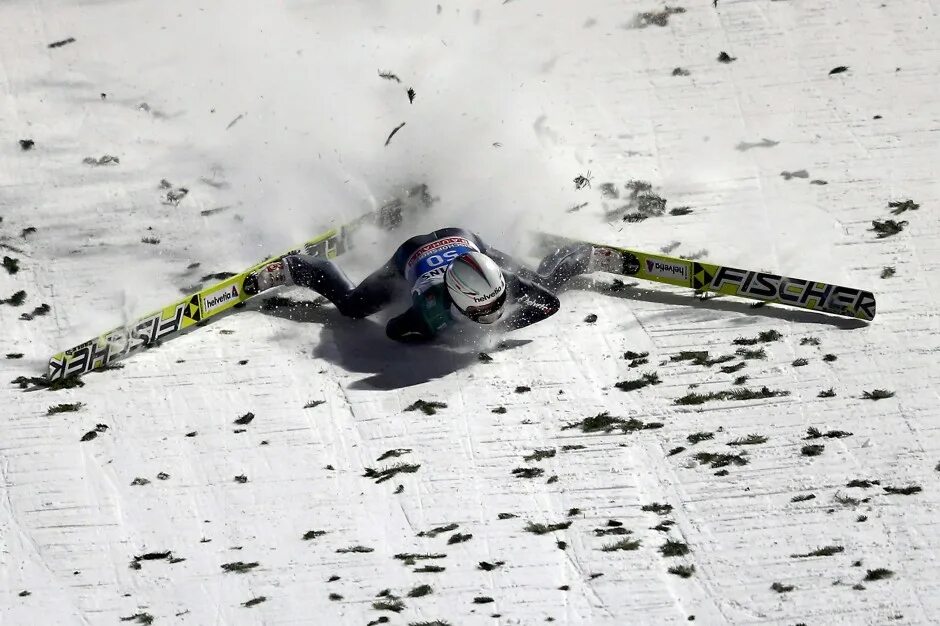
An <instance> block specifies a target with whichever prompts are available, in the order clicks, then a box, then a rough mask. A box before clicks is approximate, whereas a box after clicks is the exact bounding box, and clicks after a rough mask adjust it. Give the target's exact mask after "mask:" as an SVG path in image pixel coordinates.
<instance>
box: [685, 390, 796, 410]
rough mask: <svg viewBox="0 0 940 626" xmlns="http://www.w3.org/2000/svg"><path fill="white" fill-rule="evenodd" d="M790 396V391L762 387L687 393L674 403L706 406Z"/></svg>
mask: <svg viewBox="0 0 940 626" xmlns="http://www.w3.org/2000/svg"><path fill="white" fill-rule="evenodd" d="M788 395H790V392H789V391H784V390H781V389H769V388H768V387H761V388H760V389H759V390H756V391H755V390H753V389H747V388H739V389H729V390H726V391H717V392H709V393H695V392H691V393H687V394H686V395H684V396H682V397H681V398H676V399H675V400H674V403H675V404H678V405H684V406H690V405H697V404H705V403H706V402H709V401H711V400H758V399H765V398H776V397H780V396H788Z"/></svg>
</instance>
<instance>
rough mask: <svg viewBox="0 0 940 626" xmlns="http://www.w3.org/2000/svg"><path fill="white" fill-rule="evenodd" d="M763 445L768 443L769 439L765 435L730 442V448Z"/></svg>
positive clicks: (740, 438) (750, 436) (749, 436)
mask: <svg viewBox="0 0 940 626" xmlns="http://www.w3.org/2000/svg"><path fill="white" fill-rule="evenodd" d="M762 443H767V437H765V436H764V435H748V436H747V437H739V438H738V439H732V440H731V441H729V442H728V445H729V446H757V445H760V444H762Z"/></svg>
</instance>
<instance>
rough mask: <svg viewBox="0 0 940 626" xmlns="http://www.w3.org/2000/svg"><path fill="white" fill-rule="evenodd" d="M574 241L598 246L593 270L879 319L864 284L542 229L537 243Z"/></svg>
mask: <svg viewBox="0 0 940 626" xmlns="http://www.w3.org/2000/svg"><path fill="white" fill-rule="evenodd" d="M572 243H589V244H590V245H591V246H593V248H594V250H593V254H592V257H591V264H590V270H591V271H592V272H608V273H611V274H619V275H622V276H630V277H633V278H639V279H642V280H649V281H654V282H658V283H665V284H668V285H675V286H677V287H689V288H691V289H694V290H695V291H696V292H700V293H705V292H711V293H720V294H724V295H729V296H737V297H740V298H747V299H750V300H759V301H762V302H768V303H774V304H783V305H786V306H791V307H798V308H802V309H809V310H812V311H823V312H826V313H832V314H834V315H842V316H845V317H852V318H856V319H861V320H866V321H871V320H873V319H874V318H875V311H876V302H875V296H874V295H873V294H872V292H870V291H865V290H862V289H855V288H853V287H843V286H841V285H835V284H831V283H825V282H821V281H816V280H807V279H802V278H791V277H787V276H781V275H778V274H772V273H770V272H761V271H757V270H747V269H740V268H736V267H731V266H727V265H715V264H713V263H705V262H700V261H693V260H689V259H681V258H677V257H671V256H666V255H662V254H652V253H649V252H642V251H640V250H631V249H628V248H620V247H617V246H608V245H605V244H597V243H591V242H576V241H575V240H571V239H567V238H565V237H558V236H556V235H548V234H544V233H540V234H539V237H538V244H539V246H540V247H541V248H542V249H545V248H549V249H551V248H557V247H560V246H562V245H570V244H572Z"/></svg>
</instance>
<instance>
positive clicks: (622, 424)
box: [561, 411, 663, 434]
mask: <svg viewBox="0 0 940 626" xmlns="http://www.w3.org/2000/svg"><path fill="white" fill-rule="evenodd" d="M662 427H663V424H662V423H661V422H647V423H644V422H641V421H640V420H638V419H635V418H630V419H628V420H625V419H623V418H621V417H613V416H612V415H611V414H610V413H609V412H607V411H604V412H603V413H598V414H597V415H595V416H593V417H586V418H584V419H583V420H581V421H580V422H572V423H571V424H566V425H565V426H562V427H561V429H562V430H568V429H571V428H580V429H581V432H584V433H596V432H605V433H609V432H612V431H613V430H614V429H619V430H620V432H622V433H624V434H626V433H628V432H636V431H638V430H652V429H656V428H662Z"/></svg>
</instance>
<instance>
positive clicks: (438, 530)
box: [418, 523, 460, 539]
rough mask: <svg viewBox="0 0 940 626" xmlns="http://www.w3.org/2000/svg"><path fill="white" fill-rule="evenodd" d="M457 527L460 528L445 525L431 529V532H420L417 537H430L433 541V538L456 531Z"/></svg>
mask: <svg viewBox="0 0 940 626" xmlns="http://www.w3.org/2000/svg"><path fill="white" fill-rule="evenodd" d="M459 526H460V525H459V524H453V523H451V524H447V525H445V526H437V527H435V528H432V529H431V530H422V531H421V532H419V533H418V536H419V537H431V538H432V539H433V538H434V537H437V536H438V535H440V534H443V533H449V532H450V531H452V530H457V528H459Z"/></svg>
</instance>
